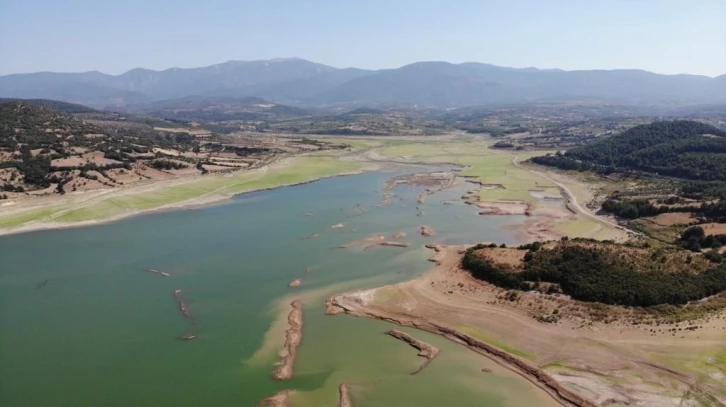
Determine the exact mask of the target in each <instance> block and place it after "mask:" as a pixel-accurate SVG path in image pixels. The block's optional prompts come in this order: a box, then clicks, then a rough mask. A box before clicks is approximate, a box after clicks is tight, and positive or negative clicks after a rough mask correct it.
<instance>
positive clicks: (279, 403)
mask: <svg viewBox="0 0 726 407" xmlns="http://www.w3.org/2000/svg"><path fill="white" fill-rule="evenodd" d="M289 405H290V391H288V390H285V391H281V392H279V393H275V394H273V395H272V396H270V397H266V398H264V399H262V400H261V401H260V402H259V403H258V404H257V407H288V406H289Z"/></svg>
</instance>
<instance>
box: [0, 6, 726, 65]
mask: <svg viewBox="0 0 726 407" xmlns="http://www.w3.org/2000/svg"><path fill="white" fill-rule="evenodd" d="M292 56H296V57H300V58H305V59H309V60H312V61H315V62H320V63H324V64H328V65H332V66H335V67H341V68H342V67H348V66H355V67H359V68H394V67H399V66H401V65H405V64H408V63H411V62H415V61H425V60H428V61H431V60H437V61H450V62H465V61H475V62H486V63H492V64H497V65H506V66H514V67H527V66H536V67H539V68H562V69H568V70H569V69H596V68H600V69H614V68H639V69H646V70H650V71H654V72H660V73H694V74H704V75H710V76H716V75H721V74H725V73H726V0H681V1H676V0H640V1H639V0H630V1H625V0H507V1H504V0H502V1H498V0H497V1H487V0H448V1H438V0H329V1H328V0H294V1H293V0H289V1H283V0H259V1H257V0H230V1H227V0H203V1H200V0H194V1H190V0H174V1H170V0H122V1H104V0H0V74H9V73H18V72H34V71H62V72H73V71H90V70H99V71H102V72H106V73H113V74H117V73H121V72H124V71H126V70H129V69H131V68H135V67H144V68H151V69H166V68H170V67H175V66H176V67H184V68H186V67H197V66H204V65H211V64H215V63H219V62H224V61H227V60H230V59H239V60H253V59H268V58H275V57H292Z"/></svg>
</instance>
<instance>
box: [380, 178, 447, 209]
mask: <svg viewBox="0 0 726 407" xmlns="http://www.w3.org/2000/svg"><path fill="white" fill-rule="evenodd" d="M456 184H457V181H456V174H454V173H452V172H430V173H420V174H410V175H404V176H400V177H395V178H391V179H389V180H388V181H387V182H386V185H385V187H384V188H383V204H384V205H388V204H390V203H391V198H392V197H393V190H394V189H395V188H396V187H397V186H399V185H412V186H427V187H429V188H427V189H426V191H424V192H422V193H421V194H419V195H418V197H417V198H416V202H417V203H419V204H423V203H424V202H425V201H426V197H427V196H429V195H433V194H435V193H437V192H441V191H443V190H445V189H449V188H451V187H453V186H455V185H456Z"/></svg>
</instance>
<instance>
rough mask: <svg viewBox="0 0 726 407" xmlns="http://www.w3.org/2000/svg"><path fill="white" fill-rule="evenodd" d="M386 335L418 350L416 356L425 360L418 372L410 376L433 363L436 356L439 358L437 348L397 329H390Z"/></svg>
mask: <svg viewBox="0 0 726 407" xmlns="http://www.w3.org/2000/svg"><path fill="white" fill-rule="evenodd" d="M386 334H387V335H391V336H392V337H394V338H396V339H398V340H401V341H403V342H406V343H407V344H409V345H411V346H412V347H414V348H416V349H418V355H419V356H421V357H423V358H425V359H426V362H424V363H423V364H422V365H421V366H420V367H419V368H418V370H416V371H415V372H413V373H411V374H417V373H419V372H421V371H422V370H424V369H426V366H428V365H429V363H431V361H433V360H434V358H436V356H439V352H440V350H439V348H437V347H435V346H433V345H430V344H428V343H426V342H424V341H420V340H418V339H416V338H414V337H413V336H411V335H409V334H407V333H405V332H401V331H399V330H397V329H391V330H390V331H388V332H386Z"/></svg>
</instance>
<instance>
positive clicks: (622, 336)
mask: <svg viewBox="0 0 726 407" xmlns="http://www.w3.org/2000/svg"><path fill="white" fill-rule="evenodd" d="M429 247H430V248H433V249H434V250H437V253H436V254H435V255H434V257H432V259H431V260H432V261H435V262H436V263H437V266H436V267H435V268H434V269H432V270H430V271H428V272H426V273H424V274H423V275H421V276H419V277H417V278H415V279H413V280H410V281H407V282H403V283H399V284H394V285H391V286H385V287H380V288H377V289H372V290H365V291H363V292H353V293H347V294H341V295H336V296H333V297H331V298H328V300H327V301H326V312H327V313H328V314H339V313H348V314H351V315H355V316H359V317H367V318H374V319H381V320H384V321H388V322H392V323H394V324H398V325H401V326H409V327H414V328H417V329H421V330H424V331H428V332H432V333H435V334H438V335H441V336H444V337H445V338H447V339H450V340H452V341H454V342H457V343H460V344H462V345H464V346H466V347H468V348H469V349H471V350H473V351H475V352H477V353H480V354H483V355H485V356H487V357H489V358H491V359H492V360H494V361H496V362H497V363H499V364H501V365H502V366H504V367H507V368H509V369H510V370H512V371H514V372H516V373H518V374H519V375H521V376H522V377H524V378H526V379H528V380H529V381H530V382H532V383H534V384H535V385H537V386H539V387H541V388H542V389H544V390H545V391H547V392H548V393H549V394H550V395H551V396H552V397H553V398H554V399H555V400H557V401H558V402H559V403H561V404H562V405H565V406H586V407H594V406H605V405H610V404H614V403H621V404H623V405H632V406H635V405H637V406H654V407H655V406H658V407H661V406H691V405H694V406H695V405H698V404H697V403H695V401H694V400H696V398H697V397H707V398H711V399H714V400H718V401H719V402H720V403H721V404H724V403H725V402H726V387H725V386H723V373H719V372H723V370H720V369H721V368H719V365H718V364H717V362H715V361H716V360H718V359H717V358H718V357H719V356H717V355H719V352H722V349H723V348H722V346H723V343H724V340H726V333H724V329H726V320H725V319H723V318H724V317H726V314H724V313H722V314H721V315H716V316H714V317H712V318H710V319H709V320H707V321H702V322H699V324H700V323H702V324H703V325H702V326H701V327H700V329H698V330H693V331H692V330H688V329H683V328H680V329H674V331H677V332H678V334H677V335H678V336H676V334H675V333H673V334H671V332H672V331H670V330H668V331H667V332H666V333H660V334H656V333H654V330H653V329H652V327H650V326H632V325H631V324H630V323H625V322H623V323H617V322H615V323H612V322H610V323H606V322H591V323H590V324H587V325H582V324H580V323H575V322H573V321H570V320H562V321H560V322H557V323H543V322H539V321H538V320H536V319H535V318H533V316H532V315H530V314H528V313H527V312H526V311H525V310H524V309H523V308H524V307H520V306H518V305H517V303H516V302H512V301H509V300H506V299H504V297H506V294H507V292H506V290H502V289H498V288H496V287H493V286H491V285H489V284H486V283H483V282H481V281H478V280H474V279H473V278H472V277H471V276H470V275H469V274H468V273H466V272H465V271H462V270H460V269H459V262H460V258H461V251H462V250H463V248H462V247H444V246H429ZM378 294H380V295H378ZM522 297H523V298H522V299H521V301H525V302H527V301H530V302H532V303H533V304H534V305H535V306H536V304H537V301H539V299H540V298H539V297H540V296H538V295H536V294H534V293H523V295H522ZM522 305H526V304H522ZM680 326H681V327H683V325H680ZM703 369H706V370H703ZM719 383H721V384H719ZM716 405H718V404H716Z"/></svg>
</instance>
